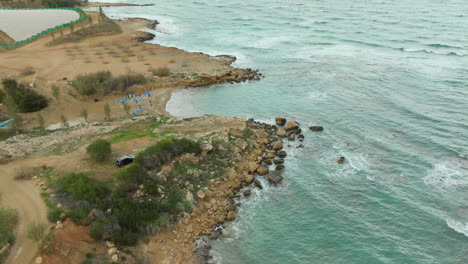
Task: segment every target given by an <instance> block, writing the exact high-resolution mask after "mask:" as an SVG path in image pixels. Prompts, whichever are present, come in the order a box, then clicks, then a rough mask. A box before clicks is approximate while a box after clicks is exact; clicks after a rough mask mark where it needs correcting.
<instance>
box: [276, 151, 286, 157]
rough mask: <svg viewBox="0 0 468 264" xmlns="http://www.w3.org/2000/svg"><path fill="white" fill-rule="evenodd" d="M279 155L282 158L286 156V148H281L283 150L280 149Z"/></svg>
mask: <svg viewBox="0 0 468 264" xmlns="http://www.w3.org/2000/svg"><path fill="white" fill-rule="evenodd" d="M277 154H278V157H280V158H285V157H286V156H287V155H288V154H287V153H286V151H284V150H281V151H278V153H277Z"/></svg>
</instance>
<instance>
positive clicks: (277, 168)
mask: <svg viewBox="0 0 468 264" xmlns="http://www.w3.org/2000/svg"><path fill="white" fill-rule="evenodd" d="M275 170H277V171H279V170H284V165H283V164H278V166H276V168H275Z"/></svg>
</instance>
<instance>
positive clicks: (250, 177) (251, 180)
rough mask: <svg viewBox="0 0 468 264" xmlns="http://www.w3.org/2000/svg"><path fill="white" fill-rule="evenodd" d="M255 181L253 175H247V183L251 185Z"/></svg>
mask: <svg viewBox="0 0 468 264" xmlns="http://www.w3.org/2000/svg"><path fill="white" fill-rule="evenodd" d="M254 179H255V177H254V176H253V175H252V174H247V175H245V182H247V183H249V184H250V183H252V182H253V180H254Z"/></svg>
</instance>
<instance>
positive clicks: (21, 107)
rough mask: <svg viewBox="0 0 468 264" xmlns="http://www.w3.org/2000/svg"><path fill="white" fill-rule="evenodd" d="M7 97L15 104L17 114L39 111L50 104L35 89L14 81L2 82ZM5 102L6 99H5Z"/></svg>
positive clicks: (6, 80)
mask: <svg viewBox="0 0 468 264" xmlns="http://www.w3.org/2000/svg"><path fill="white" fill-rule="evenodd" d="M2 85H3V90H4V92H5V97H6V95H8V96H9V97H11V99H12V101H13V102H14V104H15V108H16V112H19V113H30V112H36V111H39V110H41V109H43V108H45V107H47V105H48V102H47V98H45V96H43V95H41V94H39V93H38V92H36V91H35V90H33V89H30V88H27V87H26V86H25V85H24V84H21V83H18V82H17V81H16V80H13V79H5V80H3V81H2ZM3 101H5V98H4V99H3Z"/></svg>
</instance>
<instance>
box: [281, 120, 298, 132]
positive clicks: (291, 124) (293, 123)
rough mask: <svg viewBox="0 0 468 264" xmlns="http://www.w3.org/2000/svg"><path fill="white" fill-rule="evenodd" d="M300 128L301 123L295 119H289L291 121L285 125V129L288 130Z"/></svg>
mask: <svg viewBox="0 0 468 264" xmlns="http://www.w3.org/2000/svg"><path fill="white" fill-rule="evenodd" d="M298 128H299V123H297V122H296V121H294V120H291V121H289V122H288V123H286V125H285V126H284V130H286V131H289V130H294V129H298Z"/></svg>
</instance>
